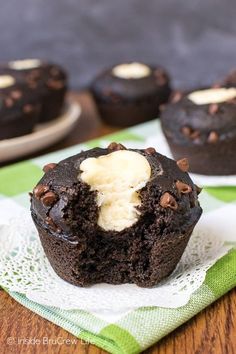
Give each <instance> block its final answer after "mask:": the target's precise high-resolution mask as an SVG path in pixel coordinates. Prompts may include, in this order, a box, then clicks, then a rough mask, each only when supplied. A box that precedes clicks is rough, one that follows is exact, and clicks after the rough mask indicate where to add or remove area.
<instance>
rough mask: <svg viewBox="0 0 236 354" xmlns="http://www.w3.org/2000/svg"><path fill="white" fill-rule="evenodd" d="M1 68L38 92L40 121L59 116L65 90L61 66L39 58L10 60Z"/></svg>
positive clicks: (65, 81) (65, 84)
mask: <svg viewBox="0 0 236 354" xmlns="http://www.w3.org/2000/svg"><path fill="white" fill-rule="evenodd" d="M3 69H5V70H7V71H8V72H9V73H10V74H11V75H13V76H15V77H16V78H17V80H20V81H22V82H23V83H24V84H25V85H26V86H27V87H28V88H30V90H31V91H34V92H35V94H38V99H39V101H40V103H41V112H40V117H39V121H40V122H41V123H43V122H47V121H50V120H52V119H54V118H57V117H59V116H60V114H61V110H62V107H63V103H64V98H65V93H66V90H67V75H66V72H65V71H64V69H63V68H61V67H60V66H59V65H57V64H51V63H47V62H44V61H41V60H39V59H24V60H15V61H10V62H8V64H7V65H4V66H3V67H2V69H1V70H3Z"/></svg>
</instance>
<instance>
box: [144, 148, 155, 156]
mask: <svg viewBox="0 0 236 354" xmlns="http://www.w3.org/2000/svg"><path fill="white" fill-rule="evenodd" d="M145 152H146V153H147V154H148V155H153V154H155V153H156V149H154V148H153V147H149V148H147V149H145Z"/></svg>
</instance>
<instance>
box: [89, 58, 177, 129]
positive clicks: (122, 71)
mask: <svg viewBox="0 0 236 354" xmlns="http://www.w3.org/2000/svg"><path fill="white" fill-rule="evenodd" d="M91 92H92V94H93V97H94V99H95V102H96V104H97V108H98V111H99V113H100V116H101V119H103V120H104V121H105V122H106V123H107V124H110V125H115V126H122V127H125V126H131V125H135V124H138V123H142V122H145V121H148V120H150V119H154V118H157V117H158V114H159V108H160V105H162V104H163V103H165V102H167V100H168V98H169V96H170V93H171V88H170V80H169V76H168V74H167V73H166V71H165V70H164V69H163V68H161V67H155V66H149V65H146V64H143V63H136V62H131V63H124V64H119V65H117V66H115V67H112V68H109V69H108V70H106V71H104V72H102V73H101V74H100V75H99V76H97V78H96V79H95V80H94V81H93V83H92V85H91Z"/></svg>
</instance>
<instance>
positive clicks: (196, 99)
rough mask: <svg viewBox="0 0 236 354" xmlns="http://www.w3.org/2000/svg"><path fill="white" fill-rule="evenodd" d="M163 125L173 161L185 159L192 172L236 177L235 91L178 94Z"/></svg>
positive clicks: (163, 117)
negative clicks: (183, 157)
mask: <svg viewBox="0 0 236 354" xmlns="http://www.w3.org/2000/svg"><path fill="white" fill-rule="evenodd" d="M161 123H162V128H163V132H164V134H165V136H166V139H167V141H168V144H169V146H170V149H171V151H172V154H173V156H174V158H175V159H179V158H180V157H181V156H186V157H187V158H188V159H189V164H190V171H191V172H195V173H200V174H204V175H230V174H236V88H235V87H215V88H209V89H204V90H198V91H194V92H191V93H188V94H181V93H176V95H175V96H174V97H173V101H172V103H169V104H168V105H167V106H166V107H165V110H164V111H163V112H162V114H161Z"/></svg>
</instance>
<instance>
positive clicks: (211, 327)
mask: <svg viewBox="0 0 236 354" xmlns="http://www.w3.org/2000/svg"><path fill="white" fill-rule="evenodd" d="M78 100H79V102H80V103H81V105H82V108H83V115H82V117H81V120H80V121H79V122H78V125H77V127H76V129H74V130H73V132H72V133H71V134H70V135H69V136H68V137H67V138H66V139H64V140H63V141H62V142H60V143H59V144H57V145H55V146H53V147H52V148H50V149H47V150H46V151H44V152H49V151H54V150H57V149H60V148H64V147H67V146H70V145H74V144H75V143H78V142H82V141H86V140H88V139H92V138H95V137H97V136H101V135H104V134H107V133H110V132H112V131H114V130H115V128H111V127H108V126H105V125H103V124H102V123H101V122H100V121H99V119H98V117H97V114H96V111H95V109H94V106H93V104H92V101H91V98H90V96H89V95H88V94H87V93H81V94H80V95H78ZM25 339H31V340H33V341H35V342H36V344H25V343H24V341H25ZM48 342H49V343H48ZM37 343H38V344H37ZM5 353H6V354H8V353H14V354H23V353H24V354H25V353H26V354H31V353H32V354H44V353H45V354H46V353H50V354H54V353H59V354H64V353H66V354H67V353H69V354H73V353H79V354H80V353H81V354H105V353H106V352H105V351H103V350H101V349H99V348H97V347H95V346H94V345H90V344H88V343H85V342H83V341H81V340H80V339H77V338H76V337H74V336H73V335H71V334H69V333H68V332H66V331H65V330H63V329H61V328H60V327H58V326H56V325H54V324H52V323H51V322H49V321H47V320H44V319H43V318H42V317H40V316H38V315H36V314H34V313H33V312H31V311H29V310H28V309H26V308H24V307H23V306H22V305H20V304H18V303H17V302H16V301H15V300H13V299H12V298H10V296H9V295H8V294H6V293H5V292H4V291H2V290H0V354H5ZM145 353H146V354H148V353H149V354H154V353H155V354H192V353H193V354H235V353H236V289H234V290H232V291H231V292H230V293H228V294H226V295H225V296H224V297H222V298H221V299H219V300H218V301H217V302H215V303H214V304H212V305H211V306H209V307H208V308H207V309H205V310H204V311H202V312H201V313H200V314H198V315H197V316H196V317H194V318H193V319H191V320H190V321H189V322H187V323H186V324H184V325H183V326H181V327H179V328H178V329H177V330H175V331H174V332H172V333H171V334H170V335H168V336H167V337H165V338H163V339H162V340H161V341H160V342H159V343H158V344H156V345H154V346H153V347H152V348H150V349H148V350H147V351H145Z"/></svg>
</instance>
